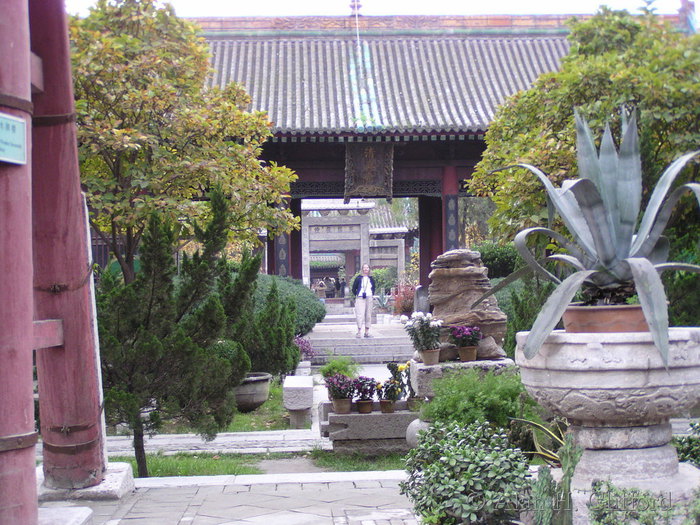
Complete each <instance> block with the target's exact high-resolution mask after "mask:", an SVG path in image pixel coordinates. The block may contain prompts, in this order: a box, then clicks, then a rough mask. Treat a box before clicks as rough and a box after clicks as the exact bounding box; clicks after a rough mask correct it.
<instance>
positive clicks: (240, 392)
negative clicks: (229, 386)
mask: <svg viewBox="0 0 700 525" xmlns="http://www.w3.org/2000/svg"><path fill="white" fill-rule="evenodd" d="M271 380H272V375H270V374H268V373H267V372H251V373H249V374H247V375H246V377H245V379H244V380H243V381H241V384H240V385H238V386H237V387H236V388H235V389H234V395H235V396H236V407H237V408H238V411H239V412H252V411H253V410H255V409H256V408H258V407H259V406H260V405H262V404H263V403H264V402H265V401H267V398H268V397H269V396H270V381H271Z"/></svg>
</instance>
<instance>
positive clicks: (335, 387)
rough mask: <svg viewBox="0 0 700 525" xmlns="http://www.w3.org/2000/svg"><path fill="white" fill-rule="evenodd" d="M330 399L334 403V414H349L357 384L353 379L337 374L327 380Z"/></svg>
mask: <svg viewBox="0 0 700 525" xmlns="http://www.w3.org/2000/svg"><path fill="white" fill-rule="evenodd" d="M325 383H326V388H327V389H328V397H330V398H331V401H332V403H333V412H335V413H336V414H349V413H350V408H351V406H352V396H353V394H354V393H355V384H354V382H353V380H352V379H350V378H349V377H348V376H345V375H343V374H335V375H332V376H330V377H327V378H326V379H325Z"/></svg>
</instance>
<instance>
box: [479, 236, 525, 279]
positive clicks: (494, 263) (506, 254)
mask: <svg viewBox="0 0 700 525" xmlns="http://www.w3.org/2000/svg"><path fill="white" fill-rule="evenodd" d="M471 249H472V250H474V251H477V252H479V253H481V261H482V262H483V263H484V266H486V267H487V268H488V269H489V279H494V278H496V277H508V276H509V275H510V274H511V273H513V271H515V269H516V268H517V267H519V266H520V265H521V264H522V261H519V258H520V256H519V255H518V250H516V249H515V245H513V243H508V244H496V243H495V242H483V243H481V244H476V245H474V246H472V248H471Z"/></svg>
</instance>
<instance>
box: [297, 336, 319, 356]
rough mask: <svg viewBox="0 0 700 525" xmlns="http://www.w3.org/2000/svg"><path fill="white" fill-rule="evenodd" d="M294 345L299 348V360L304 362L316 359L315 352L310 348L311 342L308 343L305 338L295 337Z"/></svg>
mask: <svg viewBox="0 0 700 525" xmlns="http://www.w3.org/2000/svg"><path fill="white" fill-rule="evenodd" d="M294 344H295V345H297V347H298V348H299V352H300V353H301V358H302V359H303V360H304V361H310V360H311V359H313V358H314V357H316V351H315V350H314V349H313V347H312V346H311V341H309V340H308V339H307V338H306V337H302V336H300V335H297V336H295V337H294Z"/></svg>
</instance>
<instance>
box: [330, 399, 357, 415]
mask: <svg viewBox="0 0 700 525" xmlns="http://www.w3.org/2000/svg"><path fill="white" fill-rule="evenodd" d="M331 402H332V403H333V412H335V413H336V414H349V413H350V410H351V409H352V399H350V398H347V399H331Z"/></svg>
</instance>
